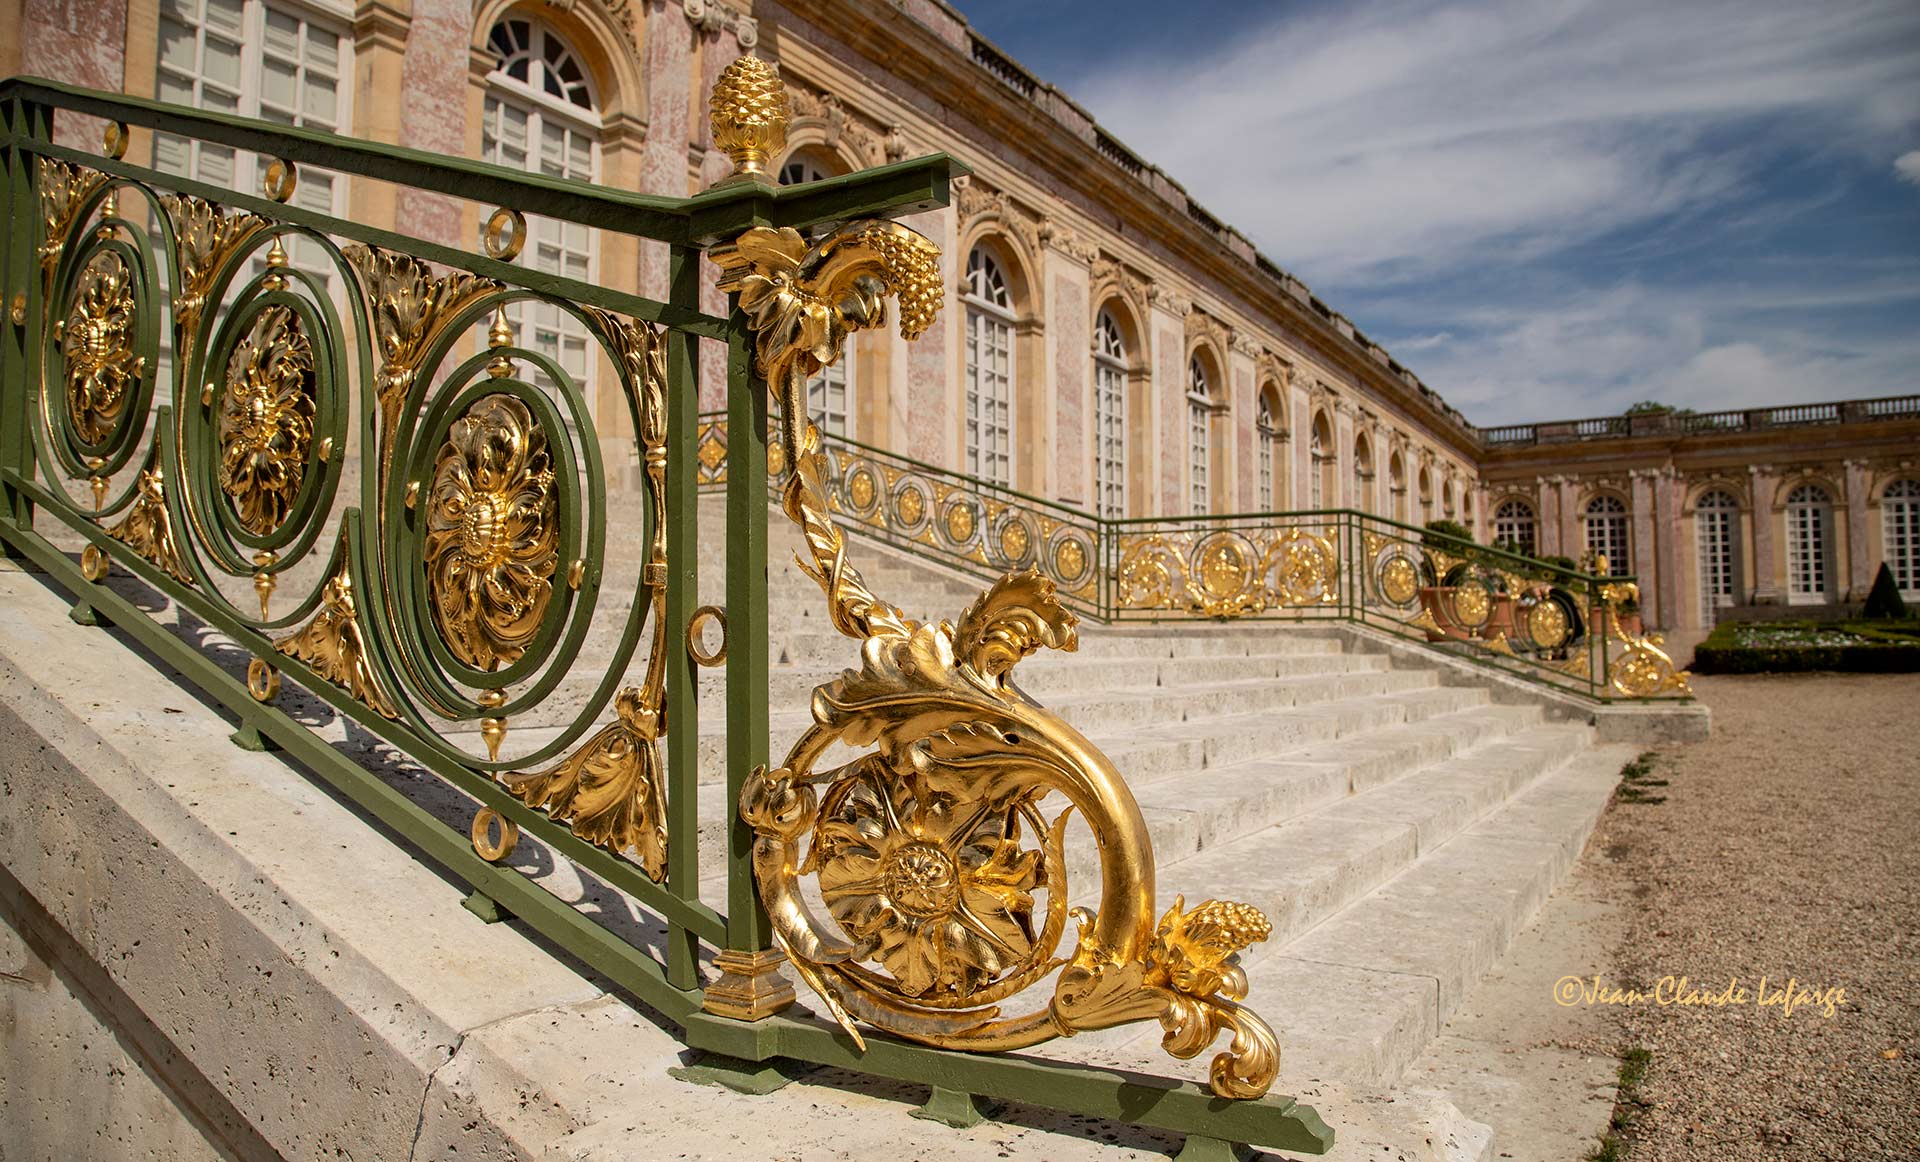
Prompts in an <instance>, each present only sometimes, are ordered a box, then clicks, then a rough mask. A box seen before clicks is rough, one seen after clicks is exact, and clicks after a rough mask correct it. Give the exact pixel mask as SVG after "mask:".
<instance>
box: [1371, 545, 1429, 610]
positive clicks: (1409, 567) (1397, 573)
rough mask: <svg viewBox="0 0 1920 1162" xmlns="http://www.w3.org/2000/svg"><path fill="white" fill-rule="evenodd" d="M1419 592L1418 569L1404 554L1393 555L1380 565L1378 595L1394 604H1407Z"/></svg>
mask: <svg viewBox="0 0 1920 1162" xmlns="http://www.w3.org/2000/svg"><path fill="white" fill-rule="evenodd" d="M1419 593H1420V571H1419V570H1418V569H1416V568H1414V564H1413V562H1412V561H1410V560H1408V559H1407V558H1406V557H1405V556H1402V555H1395V556H1393V557H1390V558H1388V559H1387V563H1386V564H1384V565H1382V566H1381V567H1380V595H1381V596H1383V597H1385V598H1386V599H1387V600H1388V601H1391V602H1392V603H1393V604H1395V605H1409V604H1411V603H1412V602H1413V599H1414V598H1415V597H1417V596H1418V595H1419Z"/></svg>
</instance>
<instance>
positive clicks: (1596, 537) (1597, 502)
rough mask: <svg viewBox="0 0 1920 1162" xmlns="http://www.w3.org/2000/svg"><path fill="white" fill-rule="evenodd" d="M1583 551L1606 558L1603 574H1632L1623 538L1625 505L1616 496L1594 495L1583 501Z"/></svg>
mask: <svg viewBox="0 0 1920 1162" xmlns="http://www.w3.org/2000/svg"><path fill="white" fill-rule="evenodd" d="M1586 523H1587V552H1589V553H1599V554H1601V555H1602V556H1604V557H1606V559H1607V573H1608V574H1609V575H1612V576H1618V575H1620V574H1622V573H1631V572H1633V560H1632V557H1631V550H1632V548H1633V544H1632V542H1631V541H1629V540H1628V539H1627V537H1628V523H1627V504H1626V502H1625V501H1623V500H1621V499H1620V498H1619V497H1617V496H1596V497H1594V498H1593V499H1592V500H1590V501H1588V502H1587V513H1586Z"/></svg>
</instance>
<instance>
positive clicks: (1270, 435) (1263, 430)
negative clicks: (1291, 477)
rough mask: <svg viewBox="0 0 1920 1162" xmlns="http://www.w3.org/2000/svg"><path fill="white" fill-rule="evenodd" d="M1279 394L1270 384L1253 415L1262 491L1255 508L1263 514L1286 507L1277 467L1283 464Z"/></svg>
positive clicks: (1255, 452)
mask: <svg viewBox="0 0 1920 1162" xmlns="http://www.w3.org/2000/svg"><path fill="white" fill-rule="evenodd" d="M1278 403H1279V393H1278V391H1277V390H1276V389H1275V388H1274V386H1273V385H1272V384H1271V383H1269V384H1268V385H1267V386H1266V387H1265V388H1264V389H1262V391H1261V392H1260V398H1259V399H1258V400H1257V401H1255V404H1254V413H1253V443H1254V457H1255V461H1256V463H1257V464H1258V466H1259V484H1260V491H1259V493H1258V494H1257V495H1258V502H1257V503H1256V504H1255V505H1254V508H1255V509H1256V510H1258V511H1260V512H1269V511H1277V510H1278V509H1280V508H1282V507H1284V506H1283V503H1282V501H1281V499H1280V476H1279V474H1277V473H1276V472H1274V465H1275V464H1276V463H1278V462H1279V460H1280V422H1279V417H1280V409H1279V406H1278Z"/></svg>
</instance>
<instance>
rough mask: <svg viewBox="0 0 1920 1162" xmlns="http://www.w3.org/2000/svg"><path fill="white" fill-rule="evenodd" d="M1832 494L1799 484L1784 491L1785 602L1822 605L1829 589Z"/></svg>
mask: <svg viewBox="0 0 1920 1162" xmlns="http://www.w3.org/2000/svg"><path fill="white" fill-rule="evenodd" d="M1832 556H1833V494H1832V493H1830V492H1828V491H1827V490H1826V489H1825V488H1823V487H1821V486H1820V485H1818V484H1801V485H1797V486H1795V487H1794V489H1793V491H1792V492H1789V493H1788V494H1787V604H1789V605H1824V604H1826V603H1827V602H1828V601H1830V600H1832V589H1833V567H1832Z"/></svg>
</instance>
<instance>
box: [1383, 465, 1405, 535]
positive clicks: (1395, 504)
mask: <svg viewBox="0 0 1920 1162" xmlns="http://www.w3.org/2000/svg"><path fill="white" fill-rule="evenodd" d="M1387 491H1389V492H1391V493H1392V494H1393V496H1392V497H1391V498H1390V500H1389V504H1390V505H1391V507H1392V511H1393V519H1394V520H1397V521H1401V522H1404V521H1405V520H1406V519H1407V465H1406V461H1404V460H1402V459H1401V458H1400V453H1399V452H1398V451H1395V452H1393V453H1392V454H1390V455H1389V456H1388V457H1387Z"/></svg>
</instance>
